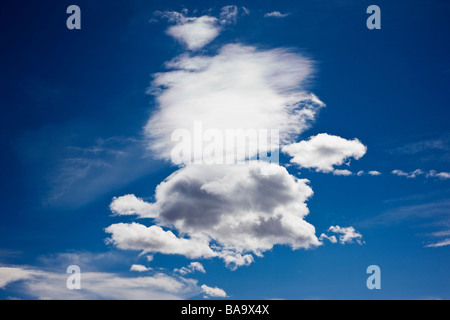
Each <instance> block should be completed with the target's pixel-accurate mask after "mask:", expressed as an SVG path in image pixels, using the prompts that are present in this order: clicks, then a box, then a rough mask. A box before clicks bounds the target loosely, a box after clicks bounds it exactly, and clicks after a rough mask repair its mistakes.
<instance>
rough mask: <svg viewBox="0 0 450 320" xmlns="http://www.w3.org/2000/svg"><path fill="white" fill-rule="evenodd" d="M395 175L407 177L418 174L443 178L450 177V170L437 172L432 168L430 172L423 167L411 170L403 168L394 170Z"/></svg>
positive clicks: (414, 176) (415, 176)
mask: <svg viewBox="0 0 450 320" xmlns="http://www.w3.org/2000/svg"><path fill="white" fill-rule="evenodd" d="M392 174H393V175H396V176H399V177H406V178H410V179H412V178H417V177H418V176H424V177H426V178H439V179H442V180H446V179H450V172H437V171H436V170H430V171H428V172H425V171H423V170H421V169H416V170H414V171H411V172H405V171H402V170H398V169H396V170H393V171H392Z"/></svg>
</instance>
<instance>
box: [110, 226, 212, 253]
mask: <svg viewBox="0 0 450 320" xmlns="http://www.w3.org/2000/svg"><path fill="white" fill-rule="evenodd" d="M105 231H106V233H110V234H111V237H110V238H108V239H107V242H108V243H111V244H113V245H115V246H117V247H118V248H120V249H124V250H138V251H142V252H143V253H146V252H160V253H164V254H179V255H183V256H186V257H189V258H199V257H203V258H209V257H213V256H215V255H216V254H215V253H214V252H213V251H212V250H211V248H210V247H209V245H208V243H209V242H208V241H207V240H206V239H205V237H203V238H202V239H195V238H189V239H185V238H179V237H177V236H176V235H175V234H174V233H173V232H172V231H165V230H163V229H162V228H161V227H159V226H155V225H153V226H150V227H146V226H144V225H142V224H139V223H135V222H133V223H118V224H113V225H111V226H109V227H108V228H106V229H105Z"/></svg>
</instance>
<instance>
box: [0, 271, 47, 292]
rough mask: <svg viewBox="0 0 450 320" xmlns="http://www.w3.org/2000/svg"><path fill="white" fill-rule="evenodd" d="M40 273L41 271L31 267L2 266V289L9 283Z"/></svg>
mask: <svg viewBox="0 0 450 320" xmlns="http://www.w3.org/2000/svg"><path fill="white" fill-rule="evenodd" d="M39 274H41V273H40V272H37V271H34V270H30V269H24V268H8V267H0V289H1V288H4V287H5V286H7V285H8V284H9V283H12V282H15V281H20V280H26V279H31V278H33V277H34V276H36V275H39Z"/></svg>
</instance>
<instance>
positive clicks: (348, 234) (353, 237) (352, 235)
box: [328, 226, 362, 244]
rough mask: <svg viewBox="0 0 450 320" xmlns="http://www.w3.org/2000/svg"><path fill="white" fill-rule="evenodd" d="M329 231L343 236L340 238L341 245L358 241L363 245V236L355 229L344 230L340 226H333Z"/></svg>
mask: <svg viewBox="0 0 450 320" xmlns="http://www.w3.org/2000/svg"><path fill="white" fill-rule="evenodd" d="M328 231H329V232H333V233H337V234H341V236H339V242H340V243H341V244H346V243H353V241H356V242H357V243H358V244H362V242H361V239H362V234H360V233H359V232H356V230H355V228H353V227H347V228H344V227H340V226H331V227H330V228H329V229H328Z"/></svg>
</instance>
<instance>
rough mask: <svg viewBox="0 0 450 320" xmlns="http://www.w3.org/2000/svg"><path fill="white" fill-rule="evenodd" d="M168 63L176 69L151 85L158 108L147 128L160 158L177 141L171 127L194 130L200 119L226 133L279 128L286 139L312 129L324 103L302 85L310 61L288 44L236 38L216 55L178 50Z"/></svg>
mask: <svg viewBox="0 0 450 320" xmlns="http://www.w3.org/2000/svg"><path fill="white" fill-rule="evenodd" d="M167 67H168V68H171V69H172V70H170V71H167V72H162V73H158V74H155V76H154V81H153V82H152V86H151V87H150V88H149V92H150V93H152V94H154V95H155V98H156V102H157V109H156V111H155V112H154V113H153V114H152V116H151V118H150V120H149V121H148V123H147V125H146V128H145V131H146V133H147V135H148V137H149V138H150V148H151V149H152V150H153V151H154V152H155V155H156V156H159V157H161V158H165V159H171V151H172V150H173V148H174V146H175V145H176V144H177V143H176V142H174V141H171V137H172V133H173V132H174V131H176V130H178V129H185V130H187V131H188V132H189V133H190V134H191V136H194V125H195V123H196V122H201V123H202V129H203V132H205V131H207V130H211V129H213V130H217V131H219V132H221V133H222V135H223V136H226V131H227V130H238V129H242V130H244V131H247V130H260V129H263V130H268V131H269V130H272V129H276V130H279V135H280V142H281V143H286V142H288V141H291V140H293V139H294V138H295V137H296V136H297V135H298V134H299V133H301V132H303V131H304V130H305V129H307V128H308V127H309V124H310V122H311V121H312V120H314V118H315V115H316V112H317V110H318V109H319V108H320V107H322V106H323V103H322V102H321V101H320V100H319V99H317V97H315V96H314V95H312V94H309V93H307V92H306V91H305V90H304V89H303V85H304V84H305V83H306V81H307V79H308V77H309V75H310V74H311V72H312V65H311V62H310V61H309V60H308V59H306V58H304V57H302V56H300V55H298V54H295V53H293V52H289V51H288V50H285V49H273V50H265V51H263V50H257V49H256V48H255V47H252V46H243V45H239V44H231V45H225V46H224V47H223V48H222V49H221V50H220V51H219V53H218V54H217V55H214V56H201V55H195V56H192V55H188V54H185V55H181V56H178V57H177V58H175V59H173V60H172V61H170V62H169V63H167ZM255 143H257V141H256V140H252V141H250V142H249V144H250V145H251V144H255ZM253 147H255V146H253ZM258 147H259V149H261V148H262V146H261V144H259V145H257V146H256V149H258ZM276 147H277V148H278V146H276ZM250 149H252V150H253V149H255V148H250ZM270 150H273V148H271V149H270ZM261 151H266V150H261ZM253 155H255V154H250V157H251V156H253Z"/></svg>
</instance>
